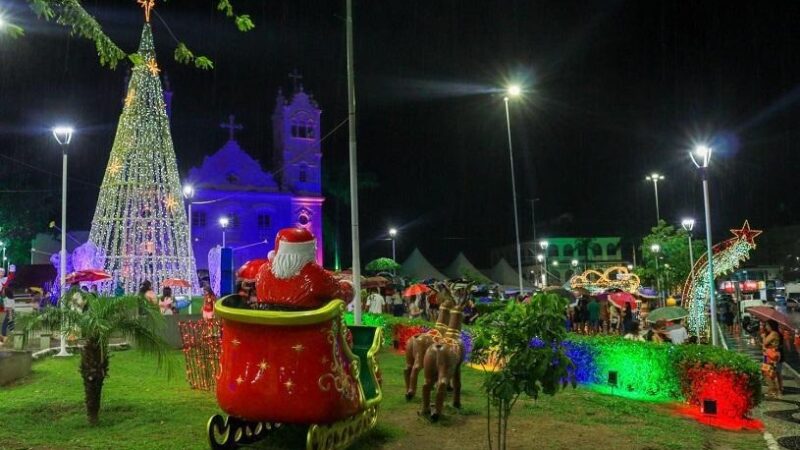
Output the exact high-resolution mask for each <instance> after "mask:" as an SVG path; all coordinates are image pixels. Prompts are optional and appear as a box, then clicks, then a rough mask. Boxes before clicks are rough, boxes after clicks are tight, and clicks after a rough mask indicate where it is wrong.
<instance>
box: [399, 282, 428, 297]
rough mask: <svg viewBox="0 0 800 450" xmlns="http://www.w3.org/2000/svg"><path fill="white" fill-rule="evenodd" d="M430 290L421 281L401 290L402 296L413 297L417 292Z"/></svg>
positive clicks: (422, 292) (421, 292)
mask: <svg viewBox="0 0 800 450" xmlns="http://www.w3.org/2000/svg"><path fill="white" fill-rule="evenodd" d="M430 290H431V288H429V287H428V286H425V285H424V284H421V283H417V284H412V285H411V286H409V287H408V288H407V289H406V290H405V291H403V297H414V296H417V295H419V294H424V293H426V292H430Z"/></svg>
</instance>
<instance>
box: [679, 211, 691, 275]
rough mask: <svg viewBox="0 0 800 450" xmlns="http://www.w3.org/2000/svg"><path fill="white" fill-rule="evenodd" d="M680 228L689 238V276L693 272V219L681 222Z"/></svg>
mask: <svg viewBox="0 0 800 450" xmlns="http://www.w3.org/2000/svg"><path fill="white" fill-rule="evenodd" d="M681 226H682V227H683V229H684V230H686V235H687V236H688V237H689V275H690V276H691V274H692V271H693V270H694V254H693V251H692V229H693V228H694V219H683V220H681Z"/></svg>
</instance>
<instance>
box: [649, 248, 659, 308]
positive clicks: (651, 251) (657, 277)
mask: <svg viewBox="0 0 800 450" xmlns="http://www.w3.org/2000/svg"><path fill="white" fill-rule="evenodd" d="M660 252H661V246H660V245H658V244H653V245H651V246H650V253H653V255H654V256H655V261H656V291H657V292H658V299H659V301H660V300H661V278H660V277H659V276H658V254H659V253H660Z"/></svg>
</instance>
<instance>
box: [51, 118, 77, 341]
mask: <svg viewBox="0 0 800 450" xmlns="http://www.w3.org/2000/svg"><path fill="white" fill-rule="evenodd" d="M52 132H53V137H54V138H55V140H56V142H58V145H60V146H61V154H62V158H61V159H62V164H61V254H60V257H59V274H60V280H59V284H60V285H61V291H60V292H61V297H60V299H61V311H62V313H63V311H64V306H65V305H64V294H66V292H67V150H68V147H69V144H70V142H72V134H73V133H74V132H75V129H74V128H72V127H71V126H66V125H60V126H57V127H54V128H53V130H52ZM63 322H64V321H63V320H62V327H61V339H60V342H59V352H58V355H56V356H70V355H69V353H67V335H66V330H64V327H63Z"/></svg>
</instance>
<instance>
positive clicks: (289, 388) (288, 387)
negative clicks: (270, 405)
mask: <svg viewBox="0 0 800 450" xmlns="http://www.w3.org/2000/svg"><path fill="white" fill-rule="evenodd" d="M283 385H284V386H286V390H287V391H289V392H290V393H291V392H292V388H293V387H294V382H292V379H291V378H290V379H288V380H286V383H283Z"/></svg>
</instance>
